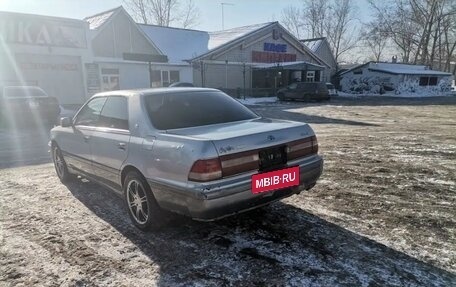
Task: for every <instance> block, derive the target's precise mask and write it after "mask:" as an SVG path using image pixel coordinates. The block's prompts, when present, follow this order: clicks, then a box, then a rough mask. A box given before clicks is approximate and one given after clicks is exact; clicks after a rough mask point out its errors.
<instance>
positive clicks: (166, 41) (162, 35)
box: [138, 24, 209, 64]
mask: <svg viewBox="0 0 456 287" xmlns="http://www.w3.org/2000/svg"><path fill="white" fill-rule="evenodd" d="M138 25H139V28H140V29H141V30H142V31H143V32H144V34H146V36H147V37H148V38H149V39H150V40H151V41H152V42H154V43H155V45H157V47H158V48H159V49H160V51H162V52H163V53H164V54H165V55H167V56H168V59H169V62H170V63H173V64H187V62H184V61H185V60H190V59H193V58H194V57H196V56H199V55H201V54H204V53H206V52H207V51H209V48H208V46H209V44H208V43H209V34H208V32H205V31H197V30H189V29H180V28H172V27H162V26H157V25H146V24H138Z"/></svg>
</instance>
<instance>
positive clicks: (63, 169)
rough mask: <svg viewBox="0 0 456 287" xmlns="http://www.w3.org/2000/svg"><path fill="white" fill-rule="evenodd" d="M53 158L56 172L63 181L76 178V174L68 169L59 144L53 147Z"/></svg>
mask: <svg viewBox="0 0 456 287" xmlns="http://www.w3.org/2000/svg"><path fill="white" fill-rule="evenodd" d="M52 160H53V162H54V167H55V172H56V173H57V176H58V177H59V179H60V181H61V182H63V183H66V182H69V181H71V180H72V179H74V175H73V174H71V173H70V172H69V171H68V167H67V165H66V162H65V159H64V158H63V155H62V151H61V150H60V149H59V147H58V146H54V147H53V149H52Z"/></svg>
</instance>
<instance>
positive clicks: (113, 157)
mask: <svg viewBox="0 0 456 287" xmlns="http://www.w3.org/2000/svg"><path fill="white" fill-rule="evenodd" d="M129 142H130V131H129V126H128V98H127V97H123V96H109V97H108V98H107V100H106V103H105V105H104V106H103V109H102V111H101V114H100V120H99V122H98V124H97V128H96V129H95V130H94V131H93V133H92V135H91V138H90V144H91V149H92V160H93V169H94V173H95V175H96V176H97V177H98V178H99V179H100V180H102V181H104V182H105V183H106V184H108V185H110V186H112V187H114V188H116V189H119V188H120V170H121V167H122V164H123V162H124V161H125V160H126V159H127V155H128V143H129Z"/></svg>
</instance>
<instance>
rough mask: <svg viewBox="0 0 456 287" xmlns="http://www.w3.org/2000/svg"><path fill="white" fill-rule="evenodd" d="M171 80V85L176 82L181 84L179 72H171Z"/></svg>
mask: <svg viewBox="0 0 456 287" xmlns="http://www.w3.org/2000/svg"><path fill="white" fill-rule="evenodd" d="M169 79H170V81H171V82H170V83H171V84H172V83H175V82H179V80H180V79H179V71H169Z"/></svg>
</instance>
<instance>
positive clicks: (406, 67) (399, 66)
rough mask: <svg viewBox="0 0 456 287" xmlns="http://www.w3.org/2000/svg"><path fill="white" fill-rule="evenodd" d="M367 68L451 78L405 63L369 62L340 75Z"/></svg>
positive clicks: (391, 72) (445, 73)
mask: <svg viewBox="0 0 456 287" xmlns="http://www.w3.org/2000/svg"><path fill="white" fill-rule="evenodd" d="M365 66H367V68H368V69H369V70H372V71H378V72H384V73H389V74H397V75H400V74H402V75H441V76H451V74H450V73H447V72H441V71H436V70H430V69H429V68H428V67H427V66H424V65H413V64H404V63H381V62H379V63H377V62H367V63H364V64H361V65H357V66H355V67H352V68H350V69H348V70H347V71H344V72H342V73H340V75H344V74H346V73H349V72H352V71H353V70H356V69H361V68H363V67H365Z"/></svg>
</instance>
